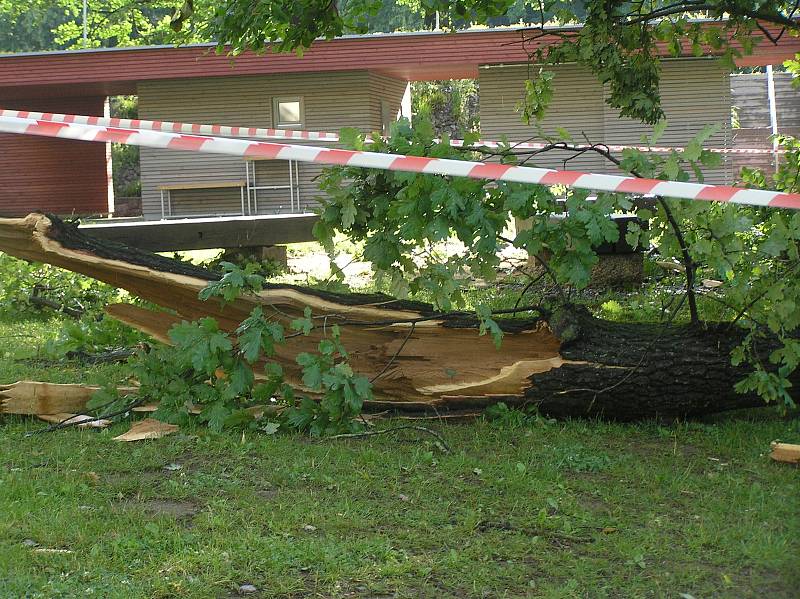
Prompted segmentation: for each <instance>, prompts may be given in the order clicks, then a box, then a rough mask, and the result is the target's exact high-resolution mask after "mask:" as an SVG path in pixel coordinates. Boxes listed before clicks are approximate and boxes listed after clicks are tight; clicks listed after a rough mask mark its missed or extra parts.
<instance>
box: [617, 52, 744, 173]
mask: <svg viewBox="0 0 800 599" xmlns="http://www.w3.org/2000/svg"><path fill="white" fill-rule="evenodd" d="M660 92H661V107H662V109H663V110H664V114H665V115H666V120H667V128H666V130H665V131H664V134H663V135H662V136H661V138H660V139H659V140H658V141H657V142H656V144H655V145H659V146H678V147H680V146H685V145H686V144H687V143H688V142H689V141H690V140H691V139H692V138H694V137H695V136H696V135H697V134H698V133H699V132H700V131H702V129H703V127H705V126H706V125H716V126H717V127H718V131H717V133H715V134H714V135H713V136H711V137H710V138H709V139H708V140H706V141H705V142H704V144H703V145H704V146H705V147H708V148H727V147H730V146H731V85H730V74H729V72H728V70H727V69H726V68H725V67H723V66H722V64H721V63H720V61H718V60H707V59H685V60H667V61H664V62H662V63H661V86H660ZM605 93H606V96H605V97H608V96H607V94H608V90H607V89H606V91H605ZM603 121H604V126H605V142H606V143H608V144H615V145H631V144H636V145H638V144H641V141H642V137H643V136H648V137H649V136H651V135H652V132H653V131H652V130H653V128H652V127H651V126H649V125H646V124H644V123H642V122H641V121H636V120H634V119H623V118H620V117H619V113H618V111H617V110H616V109H614V108H612V107H611V106H610V105H609V104H607V103H606V102H604V103H603ZM609 172H614V170H613V167H611V168H610V170H609ZM689 172H690V174H691V176H692V179H693V180H694V179H695V176H694V173H693V172H692V171H691V168H690V170H689ZM703 177H704V181H705V182H707V183H730V182H732V181H731V164H730V158H729V156H728V155H722V162H721V163H720V165H719V166H717V167H714V168H709V167H706V168H703Z"/></svg>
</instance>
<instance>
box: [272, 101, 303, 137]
mask: <svg viewBox="0 0 800 599" xmlns="http://www.w3.org/2000/svg"><path fill="white" fill-rule="evenodd" d="M272 121H273V124H274V125H275V127H276V128H279V129H302V128H303V123H304V121H305V110H304V107H303V98H301V97H299V96H297V97H293V98H289V97H287V98H273V99H272Z"/></svg>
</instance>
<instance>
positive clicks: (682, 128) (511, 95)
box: [479, 60, 730, 182]
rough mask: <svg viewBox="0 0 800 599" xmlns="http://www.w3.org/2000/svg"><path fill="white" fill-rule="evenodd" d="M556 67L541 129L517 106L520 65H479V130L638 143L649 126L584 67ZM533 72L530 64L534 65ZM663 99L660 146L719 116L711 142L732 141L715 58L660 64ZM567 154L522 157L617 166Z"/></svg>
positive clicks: (716, 175)
mask: <svg viewBox="0 0 800 599" xmlns="http://www.w3.org/2000/svg"><path fill="white" fill-rule="evenodd" d="M552 70H553V71H554V72H555V78H554V80H553V83H554V94H553V99H552V101H551V103H550V108H549V110H548V112H547V116H546V118H545V119H544V121H543V123H542V124H541V128H540V129H539V128H537V126H535V125H526V124H525V123H523V122H522V120H521V114H520V112H518V110H517V107H518V105H519V103H520V100H521V99H522V98H523V96H524V85H525V83H524V82H525V80H526V78H527V77H528V69H527V68H526V67H501V68H492V67H487V68H482V69H481V70H480V80H479V84H480V96H481V101H480V115H481V133H482V135H483V137H485V138H487V139H499V138H500V137H501V136H503V135H505V136H506V137H507V138H508V139H509V140H511V141H529V140H530V141H547V138H548V137H549V138H550V139H553V140H555V141H559V136H558V132H557V130H556V127H562V128H564V129H566V130H567V131H568V132H569V133H570V134H571V136H572V139H573V140H574V142H575V143H577V144H580V143H584V142H585V139H584V138H588V139H589V140H590V141H592V142H602V143H607V144H618V145H639V144H641V137H642V135H644V134H649V133H650V132H651V128H650V127H649V126H647V125H643V124H642V123H639V122H637V121H634V120H631V119H621V118H619V116H618V112H617V111H616V110H615V109H613V108H611V107H610V106H608V104H606V102H605V98H606V97H607V93H608V92H607V90H605V89H604V88H603V86H602V85H601V84H600V83H599V82H598V81H597V79H596V78H595V77H594V76H593V75H592V74H591V73H589V72H588V71H585V70H583V69H581V68H579V67H578V66H576V65H561V66H558V67H555V68H553V69H552ZM532 72H533V74H534V75H535V74H536V70H535V69H533V70H532ZM661 96H662V105H663V108H664V111H665V113H666V116H667V121H668V123H669V126H668V128H667V132H666V133H665V135H664V136H663V137H662V139H661V140H660V141H659V144H660V145H681V146H682V145H684V144H685V143H686V142H687V141H688V140H689V139H691V138H692V137H693V136H694V135H695V134H696V133H697V132H698V131H700V130H701V129H702V127H703V126H704V125H705V124H706V123H712V122H717V123H719V124H720V132H719V133H717V134H716V135H715V136H714V137H713V138H712V139H711V140H709V142H707V145H708V146H711V147H726V144H728V143H729V140H730V86H729V83H728V76H727V73H726V71H725V70H724V69H723V68H722V67H721V66H720V65H719V63H718V62H717V61H713V60H676V61H665V62H664V63H663V71H662V84H661ZM571 155H572V154H571V153H562V152H548V153H546V154H543V155H542V157H540V158H539V157H537V158H535V159H534V160H532V161H530V162H528V163H527V164H529V165H533V164H535V165H536V166H542V167H546V168H556V169H560V168H565V167H566V168H568V169H570V170H588V171H593V172H602V173H613V172H618V170H617V169H616V167H615V166H614V165H613V164H610V163H609V162H608V161H606V160H604V159H603V158H601V157H596V156H592V155H583V156H580V157H578V158H575V159H573V160H570V161H569V162H567V163H566V164H565V163H564V159H565V158H568V157H569V156H571ZM728 170H729V168H728V166H727V162H725V163H724V164H723V166H722V167H720V168H718V169H714V170H713V172H709V173H707V174H706V176H707V180H708V181H715V182H722V181H724V180H726V179H727V177H728V174H727V173H728Z"/></svg>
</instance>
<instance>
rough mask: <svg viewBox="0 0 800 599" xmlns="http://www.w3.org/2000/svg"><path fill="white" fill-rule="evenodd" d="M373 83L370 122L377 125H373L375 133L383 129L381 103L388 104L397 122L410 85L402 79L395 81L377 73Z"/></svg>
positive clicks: (372, 79) (373, 76)
mask: <svg viewBox="0 0 800 599" xmlns="http://www.w3.org/2000/svg"><path fill="white" fill-rule="evenodd" d="M371 83H372V94H371V97H370V120H371V121H372V122H373V123H375V124H374V125H373V127H374V129H375V131H381V130H382V128H383V122H382V118H383V117H382V113H381V101H386V102H387V104H388V106H389V112H390V116H391V118H392V119H393V120H397V117H398V115H399V113H400V110H401V104H402V101H403V95H404V94H405V91H406V86H408V85H409V84H408V82H407V81H404V80H402V79H395V78H393V77H387V76H386V75H379V74H376V73H373V74H372V78H371Z"/></svg>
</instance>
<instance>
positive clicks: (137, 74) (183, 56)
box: [0, 21, 800, 100]
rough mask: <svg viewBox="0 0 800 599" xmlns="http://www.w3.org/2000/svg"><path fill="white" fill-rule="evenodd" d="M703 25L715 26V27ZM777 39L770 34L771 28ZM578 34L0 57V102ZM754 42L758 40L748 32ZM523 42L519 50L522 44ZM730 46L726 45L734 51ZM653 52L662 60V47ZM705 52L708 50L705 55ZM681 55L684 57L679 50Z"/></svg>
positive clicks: (508, 53)
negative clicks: (300, 49)
mask: <svg viewBox="0 0 800 599" xmlns="http://www.w3.org/2000/svg"><path fill="white" fill-rule="evenodd" d="M704 26H707V27H719V26H720V24H719V22H717V21H705V22H704ZM767 29H768V30H769V29H774V33H775V34H777V32H778V28H777V27H773V28H769V27H767ZM578 30H579V27H566V28H564V27H561V28H559V27H554V28H546V30H545V31H551V32H552V33H545V34H544V35H536V36H535V37H532V36H531V34H533V33H535V32H541V29H540V28H536V27H516V26H514V27H499V28H485V29H477V28H476V29H468V30H461V31H457V32H440V31H419V32H397V33H379V34H366V35H349V36H342V37H339V38H335V39H332V40H320V41H317V42H315V44H314V45H313V46H312V47H311V48H310V49H308V50H307V51H306V52H305V53H304V55H303V56H302V57H301V56H298V55H297V54H295V53H273V52H269V51H265V52H263V53H255V52H245V53H243V54H241V55H239V56H236V57H231V56H228V55H225V54H217V53H216V52H215V51H214V50H215V48H216V44H193V45H186V46H130V47H121V48H94V49H91V48H90V49H85V50H62V51H51V52H34V53H20V54H4V55H0V100H9V99H35V98H47V97H69V96H89V95H117V94H135V93H136V92H137V85H138V83H139V82H141V81H153V80H161V79H181V78H193V77H222V76H231V75H267V74H286V73H314V72H319V73H325V72H336V71H352V70H370V71H374V72H377V73H381V74H384V75H388V76H391V77H396V78H398V79H403V80H406V81H420V80H422V81H424V80H428V81H430V80H437V79H465V78H476V77H477V76H478V68H479V67H481V66H486V65H501V64H524V63H526V62H527V61H528V56H529V53H530V52H534V51H535V50H537V49H539V48H544V47H547V46H549V45H552V44H555V43H557V42H559V41H560V40H561V37H560V36H559V35H556V34H557V33H562V34H563V32H564V31H573V32H576V33H577V31H578ZM753 36H754V37H757V36H758V37H763V36H762V35H761V33H760V32H754V34H753ZM523 40H525V43H524V44H523ZM736 44H737V42H735V41H734V45H736ZM657 47H658V50H659V52H660V54H661V55H662V56H664V57H668V56H669V52H668V48H667V46H666V44H659V45H658V46H657ZM797 52H800V38H797V37H791V36H788V35H784V36H783V37H782V38H781V41H780V43H779V44H778V45H773V44H769V43H767V42H766V40H764V41H762V42H761V43H760V44H759V45H758V46H756V50H755V52H754V53H753V54H752V55H750V56H745V57H742V58H741V59H738V60H737V64H739V65H740V66H763V65H766V64H779V63H781V62H783V61H784V60H786V59H788V58H791V57H793V56H794V54H796V53H797ZM712 54H713V52H712V51H711V50H710V49H709V50H708V55H709V56H710V55H712ZM685 55H686V56H687V57H690V56H692V53H691V48H690V47H689V45H688V44H687V45H686V47H685Z"/></svg>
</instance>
